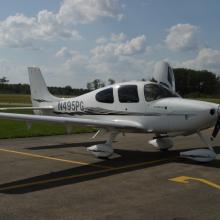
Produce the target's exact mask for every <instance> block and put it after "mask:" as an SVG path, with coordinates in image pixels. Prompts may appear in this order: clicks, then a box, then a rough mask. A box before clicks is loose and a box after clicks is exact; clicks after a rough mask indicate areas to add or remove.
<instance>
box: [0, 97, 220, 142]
mask: <svg viewBox="0 0 220 220" xmlns="http://www.w3.org/2000/svg"><path fill="white" fill-rule="evenodd" d="M199 100H203V101H208V102H214V103H219V104H220V99H213V98H204V99H202V98H201V99H199ZM22 105H24V106H28V105H31V100H30V95H16V94H15V95H14V94H0V107H8V106H9V107H12V106H22ZM10 112H14V113H26V114H32V111H27V110H26V111H10ZM95 130H96V129H94V128H86V127H74V128H73V130H72V133H83V132H93V131H95ZM65 133H66V129H65V126H64V125H58V124H51V123H42V122H34V123H33V124H32V127H31V129H28V128H27V125H26V123H25V122H20V121H11V120H3V119H0V139H2V138H18V137H33V136H47V135H60V134H65Z"/></svg>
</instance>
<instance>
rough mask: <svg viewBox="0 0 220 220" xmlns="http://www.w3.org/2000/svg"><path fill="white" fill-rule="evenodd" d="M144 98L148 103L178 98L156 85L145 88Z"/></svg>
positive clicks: (148, 85)
mask: <svg viewBox="0 0 220 220" xmlns="http://www.w3.org/2000/svg"><path fill="white" fill-rule="evenodd" d="M144 96H145V100H146V101H147V102H151V101H154V100H158V99H162V98H168V97H177V95H175V94H173V93H172V92H171V91H169V90H168V89H165V88H164V87H162V86H160V85H156V84H147V85H145V86H144Z"/></svg>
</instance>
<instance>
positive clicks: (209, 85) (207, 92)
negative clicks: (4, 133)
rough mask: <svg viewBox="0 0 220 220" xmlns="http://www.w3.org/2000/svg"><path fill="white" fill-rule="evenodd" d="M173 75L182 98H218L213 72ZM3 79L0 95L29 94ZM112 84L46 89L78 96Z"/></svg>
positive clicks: (24, 87) (97, 81) (218, 82)
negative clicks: (84, 87)
mask: <svg viewBox="0 0 220 220" xmlns="http://www.w3.org/2000/svg"><path fill="white" fill-rule="evenodd" d="M174 75H175V80H176V91H177V92H178V93H179V94H180V95H181V96H183V97H199V96H201V97H220V77H219V76H217V75H216V74H214V73H213V72H210V71H207V70H200V71H198V70H192V69H185V68H177V69H174ZM3 78H4V81H3V82H1V81H0V93H1V94H30V86H29V85H28V84H9V83H8V81H7V80H6V78H5V77H3ZM141 80H145V79H141ZM114 83H115V80H114V79H108V81H107V83H105V82H103V81H102V80H101V79H95V80H94V81H92V82H88V83H87V85H86V86H87V89H83V88H79V89H78V88H72V87H71V86H65V87H48V89H49V91H50V92H51V93H52V94H54V95H61V96H78V95H82V94H85V93H87V92H89V91H92V90H95V89H98V88H101V87H104V86H105V85H112V84H114Z"/></svg>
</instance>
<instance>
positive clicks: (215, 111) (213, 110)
mask: <svg viewBox="0 0 220 220" xmlns="http://www.w3.org/2000/svg"><path fill="white" fill-rule="evenodd" d="M209 113H210V115H212V116H213V115H215V114H217V116H218V117H220V105H218V106H217V108H211V109H210V111H209Z"/></svg>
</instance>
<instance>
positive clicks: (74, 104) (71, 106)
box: [57, 101, 84, 112]
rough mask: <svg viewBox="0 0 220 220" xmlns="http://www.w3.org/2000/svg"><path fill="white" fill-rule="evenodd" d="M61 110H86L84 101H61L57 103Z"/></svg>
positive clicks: (58, 108)
mask: <svg viewBox="0 0 220 220" xmlns="http://www.w3.org/2000/svg"><path fill="white" fill-rule="evenodd" d="M57 110H58V111H60V112H82V111H84V103H83V101H61V102H58V104H57Z"/></svg>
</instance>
